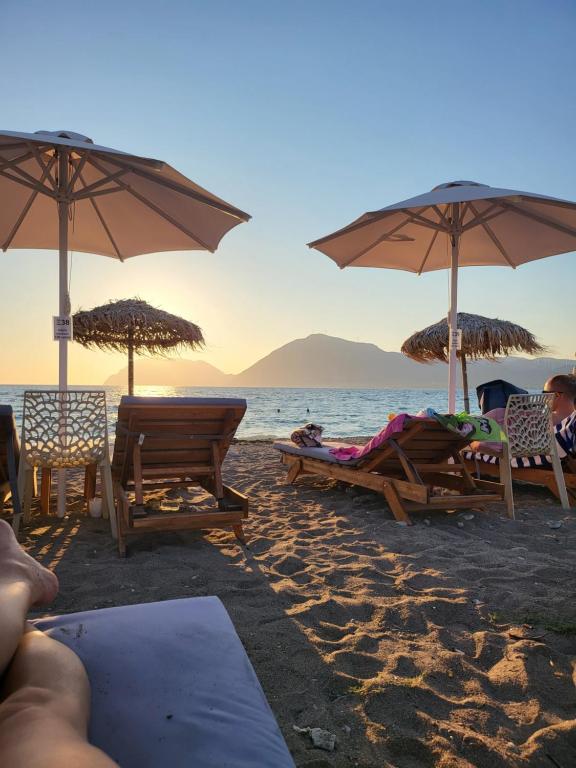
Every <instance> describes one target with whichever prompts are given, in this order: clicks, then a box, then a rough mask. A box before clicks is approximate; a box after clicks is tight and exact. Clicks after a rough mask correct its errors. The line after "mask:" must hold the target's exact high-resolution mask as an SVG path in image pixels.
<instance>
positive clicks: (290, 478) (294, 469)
mask: <svg viewBox="0 0 576 768" xmlns="http://www.w3.org/2000/svg"><path fill="white" fill-rule="evenodd" d="M300 472H302V462H301V461H300V459H298V461H294V462H293V463H292V464H291V465H290V469H289V470H288V474H287V475H286V482H287V483H289V484H292V483H293V482H294V480H296V478H297V477H298V475H299V474H300Z"/></svg>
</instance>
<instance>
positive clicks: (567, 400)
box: [542, 374, 576, 424]
mask: <svg viewBox="0 0 576 768" xmlns="http://www.w3.org/2000/svg"><path fill="white" fill-rule="evenodd" d="M542 392H543V393H545V394H550V393H553V394H554V403H553V406H552V410H553V419H554V424H559V423H560V422H561V421H563V420H564V419H567V418H568V417H569V416H571V415H572V414H573V413H574V411H576V376H570V375H568V374H559V375H558V376H552V378H551V379H548V381H547V382H546V384H544V389H543V390H542Z"/></svg>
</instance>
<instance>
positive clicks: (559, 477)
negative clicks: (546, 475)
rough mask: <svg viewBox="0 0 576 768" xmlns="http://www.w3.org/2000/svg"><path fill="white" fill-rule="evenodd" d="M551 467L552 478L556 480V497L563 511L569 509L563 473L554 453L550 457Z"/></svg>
mask: <svg viewBox="0 0 576 768" xmlns="http://www.w3.org/2000/svg"><path fill="white" fill-rule="evenodd" d="M552 467H553V468H554V477H555V479H556V488H557V489H558V493H557V496H558V498H559V499H560V502H561V504H562V508H563V509H570V502H569V501H568V493H567V491H566V481H565V480H564V472H563V471H562V464H561V463H560V459H559V458H558V454H557V453H556V452H554V453H553V455H552Z"/></svg>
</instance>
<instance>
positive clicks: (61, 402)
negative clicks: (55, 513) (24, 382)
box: [19, 390, 116, 536]
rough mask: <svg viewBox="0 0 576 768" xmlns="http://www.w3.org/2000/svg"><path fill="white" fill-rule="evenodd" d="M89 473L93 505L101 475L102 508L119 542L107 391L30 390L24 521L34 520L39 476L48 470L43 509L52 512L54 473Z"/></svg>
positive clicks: (23, 456)
mask: <svg viewBox="0 0 576 768" xmlns="http://www.w3.org/2000/svg"><path fill="white" fill-rule="evenodd" d="M82 467H84V468H85V470H86V479H85V485H84V491H85V496H86V499H87V501H89V500H90V499H91V498H94V496H95V494H96V474H97V470H98V469H99V470H100V477H101V486H102V508H103V514H104V517H110V527H111V530H112V535H113V536H116V521H115V516H114V497H113V494H112V475H111V473H110V453H109V446H108V420H107V412H106V393H105V392H104V391H103V390H67V391H66V392H61V391H59V390H30V391H26V392H24V410H23V415H22V441H21V460H20V470H19V488H20V494H21V498H22V511H23V518H24V521H25V522H27V521H28V520H29V518H30V509H31V503H32V496H33V488H34V475H35V472H36V470H37V469H39V468H41V469H42V490H41V497H42V499H41V501H42V509H43V511H44V512H45V513H47V512H48V511H49V500H50V490H51V470H52V469H65V468H82Z"/></svg>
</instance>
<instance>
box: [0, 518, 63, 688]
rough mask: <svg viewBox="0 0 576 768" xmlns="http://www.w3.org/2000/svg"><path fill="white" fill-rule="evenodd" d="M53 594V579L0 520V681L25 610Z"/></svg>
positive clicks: (47, 600)
mask: <svg viewBox="0 0 576 768" xmlns="http://www.w3.org/2000/svg"><path fill="white" fill-rule="evenodd" d="M57 594H58V579H57V578H56V575H55V574H54V573H52V572H51V571H48V570H47V569H46V568H43V567H42V566H41V565H40V563H37V562H36V560H34V559H33V558H31V557H30V556H29V555H27V554H26V553H25V552H24V550H23V549H22V547H21V546H20V545H19V544H18V542H17V541H16V537H15V536H14V533H13V531H12V528H11V527H10V526H9V525H8V523H7V522H6V521H5V520H0V677H1V676H2V674H3V672H4V670H5V669H6V667H7V666H8V664H9V663H10V662H11V661H12V657H13V656H14V654H15V653H16V648H17V647H18V644H19V642H20V640H21V638H22V635H23V633H24V627H25V624H26V615H27V613H28V610H29V608H31V607H32V606H33V605H35V604H38V605H40V604H42V603H50V602H51V601H52V600H53V599H54V598H55V597H56V595H57Z"/></svg>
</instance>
